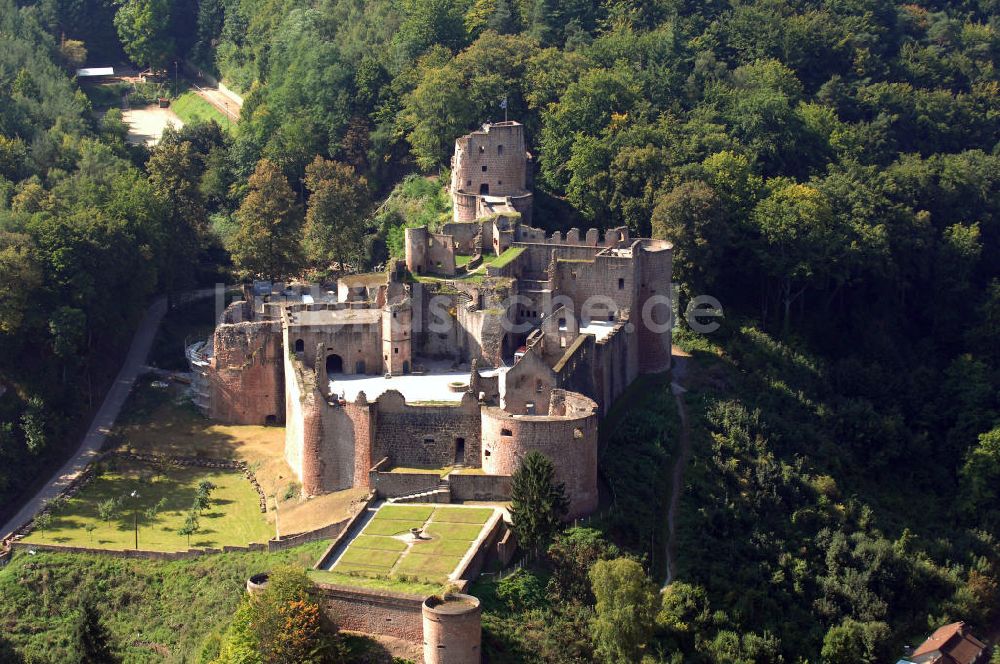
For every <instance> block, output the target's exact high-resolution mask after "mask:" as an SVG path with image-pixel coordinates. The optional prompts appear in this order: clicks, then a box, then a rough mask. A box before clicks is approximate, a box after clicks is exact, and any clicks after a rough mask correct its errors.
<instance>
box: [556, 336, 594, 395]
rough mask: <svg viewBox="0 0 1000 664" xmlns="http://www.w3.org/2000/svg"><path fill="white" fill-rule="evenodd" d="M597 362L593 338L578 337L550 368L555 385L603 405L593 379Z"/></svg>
mask: <svg viewBox="0 0 1000 664" xmlns="http://www.w3.org/2000/svg"><path fill="white" fill-rule="evenodd" d="M597 362H598V359H597V342H596V340H595V338H594V336H593V335H590V334H581V335H578V336H577V337H576V339H574V340H573V343H571V344H569V345H568V346H567V348H566V349H565V352H564V353H563V356H562V357H561V358H559V361H558V362H556V364H555V366H553V367H552V369H553V371H554V372H555V374H556V384H557V385H558V386H559V387H560V388H562V389H564V390H568V391H570V392H579V393H580V394H585V395H587V396H589V397H591V398H592V399H594V400H595V401H597V402H598V405H599V406H601V405H603V395H601V393H600V392H599V391H598V388H597V382H596V381H595V379H594V373H595V371H594V369H595V367H596V365H597Z"/></svg>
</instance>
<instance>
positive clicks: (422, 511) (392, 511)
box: [372, 505, 434, 522]
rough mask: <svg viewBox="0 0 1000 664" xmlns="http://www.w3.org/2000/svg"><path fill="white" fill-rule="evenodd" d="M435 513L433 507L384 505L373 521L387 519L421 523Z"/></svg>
mask: <svg viewBox="0 0 1000 664" xmlns="http://www.w3.org/2000/svg"><path fill="white" fill-rule="evenodd" d="M433 513H434V506H433V505H384V506H383V507H382V508H381V509H379V511H378V512H376V514H375V518H373V519H372V520H373V521H384V520H385V519H417V520H419V521H421V522H423V521H426V520H427V519H428V518H430V515H431V514H433Z"/></svg>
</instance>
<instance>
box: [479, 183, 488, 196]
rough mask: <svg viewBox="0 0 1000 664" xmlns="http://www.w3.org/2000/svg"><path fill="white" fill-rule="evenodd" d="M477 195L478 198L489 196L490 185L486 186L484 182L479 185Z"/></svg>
mask: <svg viewBox="0 0 1000 664" xmlns="http://www.w3.org/2000/svg"><path fill="white" fill-rule="evenodd" d="M479 195H480V196H489V195H490V185H488V184H486V183H485V182H484V183H482V184H481V185H479Z"/></svg>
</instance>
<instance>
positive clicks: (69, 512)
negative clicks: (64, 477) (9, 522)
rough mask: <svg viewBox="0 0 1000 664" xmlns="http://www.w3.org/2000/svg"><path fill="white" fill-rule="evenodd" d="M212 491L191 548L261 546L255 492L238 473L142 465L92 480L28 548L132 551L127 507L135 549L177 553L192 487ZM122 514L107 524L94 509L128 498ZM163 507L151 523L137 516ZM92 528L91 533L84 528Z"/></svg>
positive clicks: (264, 534) (266, 529)
mask: <svg viewBox="0 0 1000 664" xmlns="http://www.w3.org/2000/svg"><path fill="white" fill-rule="evenodd" d="M202 480H208V481H209V482H211V483H212V484H214V485H215V487H216V488H215V490H214V491H213V492H212V496H211V501H210V506H209V508H208V509H207V510H206V511H205V512H203V513H202V515H201V517H200V518H199V527H200V530H199V532H198V533H197V534H195V535H194V536H193V537H192V538H191V546H195V547H212V548H219V547H222V546H224V545H234V546H244V545H246V544H248V543H250V542H266V541H267V540H268V539H269V538H270V537H271V536H272V534H273V531H272V528H271V527H270V526H269V525H268V523H267V521H266V520H265V519H264V516H263V515H262V514H261V512H260V507H259V498H258V496H257V492H256V491H255V490H254V488H253V487H252V486H251V485H250V482H249V481H247V479H246V478H245V477H244V476H243V474H242V473H238V472H217V471H211V472H207V471H206V470H204V469H200V468H167V469H163V470H162V471H161V470H159V469H156V468H154V467H152V466H149V465H146V464H136V463H123V464H121V465H120V467H119V468H116V470H115V471H114V472H107V473H105V474H103V475H101V476H100V477H97V478H95V479H94V480H92V481H91V482H90V484H88V485H87V486H86V487H85V488H84V489H83V491H81V492H80V493H79V494H77V495H76V496H74V497H73V498H71V499H70V500H68V501H67V502H66V505H65V506H64V507H62V508H61V509H59V510H58V512H57V513H56V515H55V517H54V518H53V520H52V525H51V526H49V527H48V528H46V529H45V530H36V531H35V532H33V533H32V534H31V536H30V537H28V538H27V541H29V542H36V543H44V544H66V545H69V546H91V547H97V548H101V549H105V548H106V549H131V548H133V546H135V535H134V523H133V507H134V508H135V509H137V510H138V515H139V548H141V549H144V550H147V551H181V550H185V549H187V548H188V539H187V538H185V537H183V536H181V535H179V534H178V532H177V531H178V530H180V528H181V527H182V526H183V525H184V520H185V518H186V517H187V514H188V510H190V508H191V503H192V502H193V501H194V498H195V495H196V494H197V491H198V483H199V482H200V481H202ZM132 491H136V492H137V493H138V494H139V495H138V498H137V499H136V500H135V501H134V505H133V501H132V499H130V498H126V499H125V502H124V510H123V511H122V513H121V514H120V515H119V516H118V517H117V518H115V519H112V520H111V521H110V522H105V521H102V520H101V518H100V516H98V510H97V506H98V504H99V503H100V502H101V501H104V500H107V499H109V498H115V497H119V496H128V495H130V494H131V493H132ZM161 499H163V500H165V501H166V504H165V506H164V508H163V509H162V510H160V511H159V512H158V513H157V514H156V516H155V517H154V518H153V519H152V520H148V519H146V518H145V517H144V516H143V511H144V510H146V509H147V508H150V507H152V506H153V505H156V504H157V503H158V502H159V501H160V500H161ZM88 525H93V526H96V530H95V531H94V532H93V533H88V532H87V531H86V530H85V527H86V526H88Z"/></svg>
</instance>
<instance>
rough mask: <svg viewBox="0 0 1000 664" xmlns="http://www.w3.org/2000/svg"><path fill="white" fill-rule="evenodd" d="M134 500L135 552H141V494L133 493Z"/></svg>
mask: <svg viewBox="0 0 1000 664" xmlns="http://www.w3.org/2000/svg"><path fill="white" fill-rule="evenodd" d="M130 496H131V498H132V526H133V527H134V528H135V550H136V551H138V550H139V492H138V491H133V492H132V493H131V494H130Z"/></svg>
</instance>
